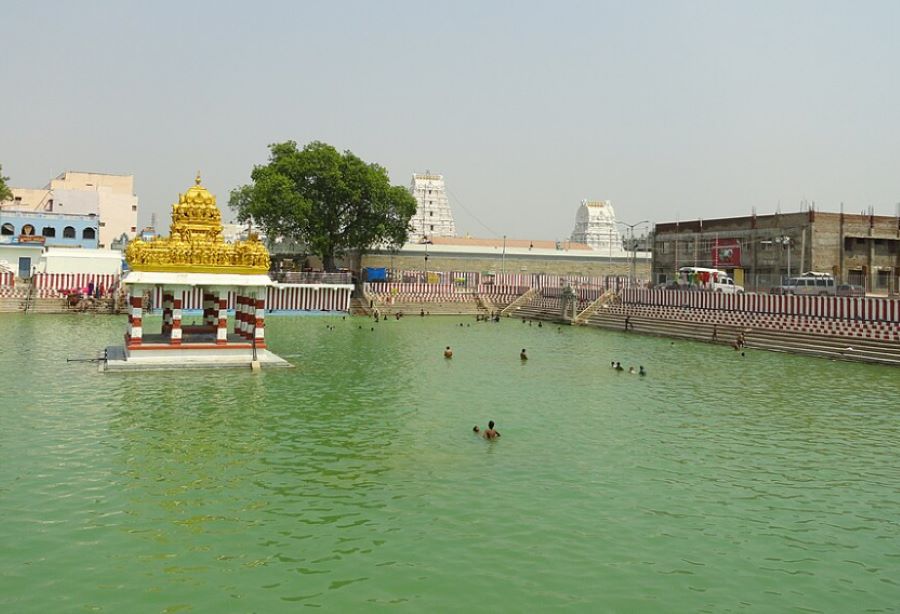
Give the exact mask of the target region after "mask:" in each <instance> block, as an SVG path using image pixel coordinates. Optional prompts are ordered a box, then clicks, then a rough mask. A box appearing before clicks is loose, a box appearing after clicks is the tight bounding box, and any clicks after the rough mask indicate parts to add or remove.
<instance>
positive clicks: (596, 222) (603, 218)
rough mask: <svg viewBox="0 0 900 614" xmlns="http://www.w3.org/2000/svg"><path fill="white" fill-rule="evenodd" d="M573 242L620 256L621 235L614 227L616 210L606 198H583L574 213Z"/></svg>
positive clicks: (621, 250)
mask: <svg viewBox="0 0 900 614" xmlns="http://www.w3.org/2000/svg"><path fill="white" fill-rule="evenodd" d="M572 241H573V242H574V243H584V244H585V245H588V246H590V248H591V249H593V250H594V251H598V252H600V253H601V254H608V255H610V256H621V255H622V254H623V253H624V250H623V248H622V237H621V236H620V235H619V229H618V228H617V227H616V211H615V209H613V206H612V203H611V202H610V201H608V200H583V201H581V206H580V207H578V212H577V213H576V214H575V229H574V230H573V231H572Z"/></svg>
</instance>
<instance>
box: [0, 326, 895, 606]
mask: <svg viewBox="0 0 900 614" xmlns="http://www.w3.org/2000/svg"><path fill="white" fill-rule="evenodd" d="M460 322H465V323H467V324H470V325H466V326H463V327H460V326H459V323H460ZM328 324H333V325H334V326H335V330H330V329H329V328H327V326H326V325H328ZM155 325H156V322H154V321H151V322H150V323H149V325H148V327H149V328H152V327H154V326H155ZM360 326H362V328H361V329H360V328H359V327H360ZM372 326H375V330H374V331H372V330H370V328H371V327H372ZM123 330H124V320H123V319H121V318H111V317H92V316H82V317H79V316H39V315H38V316H35V315H31V316H21V315H7V314H3V315H2V316H0V372H2V374H3V384H2V391H0V513H2V518H3V522H2V524H0V611H3V612H91V611H100V612H122V611H134V612H280V611H296V610H298V609H300V608H302V607H303V606H310V607H318V606H321V607H325V608H328V609H330V610H332V611H351V610H352V611H358V610H392V611H403V612H421V611H511V612H515V611H544V610H554V609H561V608H567V609H569V610H572V611H592V612H593V611H620V612H642V611H646V612H650V611H708V612H728V611H753V612H774V611H804V612H809V611H826V612H862V611H871V612H878V611H895V610H896V608H897V607H898V604H900V524H898V518H900V513H898V510H900V463H898V455H897V449H898V444H900V427H898V418H900V403H898V398H900V371H898V370H896V369H892V368H889V367H878V366H866V365H857V364H850V363H837V362H829V361H825V360H820V359H807V358H801V357H796V356H789V355H782V354H773V353H762V352H753V351H748V352H747V355H746V356H745V357H741V356H740V355H739V354H738V353H736V352H734V351H732V350H730V349H727V348H723V347H712V346H708V345H705V344H694V343H687V342H678V343H675V344H671V343H670V342H669V341H668V340H662V339H656V338H650V337H641V336H637V335H633V334H628V335H626V334H622V333H614V332H605V331H598V330H590V329H577V330H576V329H571V328H564V329H561V330H560V329H557V327H555V326H544V327H543V328H538V327H537V326H536V325H535V326H528V325H526V324H522V323H520V322H519V321H517V320H507V321H503V322H502V323H500V324H492V323H476V322H474V320H468V319H466V320H462V319H455V318H447V319H443V318H440V319H439V318H425V319H422V318H419V317H408V318H405V319H404V320H402V321H400V322H397V321H394V320H390V321H387V322H382V323H380V324H377V325H373V324H372V323H371V322H370V321H368V320H360V319H350V318H348V319H347V320H342V319H340V318H330V317H329V318H325V317H305V318H304V317H272V318H270V319H269V320H268V321H267V327H266V330H267V336H268V338H269V343H270V347H271V348H272V349H273V350H274V351H275V352H277V353H279V354H281V355H282V356H285V357H287V358H288V359H289V360H290V361H291V362H292V363H294V364H295V365H296V368H294V369H286V370H271V371H265V372H263V373H262V374H258V375H254V374H251V373H250V372H249V371H246V372H245V371H207V372H195V371H183V372H171V373H148V374H134V373H131V374H106V375H104V374H99V373H97V372H96V369H95V367H94V366H93V365H87V364H70V365H66V363H65V358H66V357H67V356H72V357H74V356H85V355H90V354H93V352H94V351H95V350H96V349H98V348H100V347H103V346H105V345H107V344H113V343H116V342H119V341H120V340H121V335H122V332H123ZM446 345H450V346H452V347H453V349H454V357H453V359H452V360H445V359H444V358H443V357H442V355H441V354H442V350H443V348H444V346H446ZM523 347H524V348H527V349H528V353H529V355H530V357H531V358H530V360H528V361H527V363H522V362H521V361H520V360H519V351H520V350H521V349H522V348H523ZM610 360H619V361H621V362H622V364H623V365H626V366H627V365H634V366H638V365H641V364H642V365H644V366H645V367H646V368H647V370H648V372H649V375H648V376H647V377H646V378H640V377H638V376H637V375H628V374H627V373H617V372H615V371H613V370H611V369H610V368H609V362H610ZM488 419H494V420H496V421H497V428H498V429H499V430H500V432H501V433H502V437H501V439H500V440H499V441H496V442H486V441H484V440H482V439H479V438H477V437H476V436H474V435H473V434H472V432H471V429H472V426H473V425H475V424H479V425H481V426H484V425H485V424H486V422H487V420H488Z"/></svg>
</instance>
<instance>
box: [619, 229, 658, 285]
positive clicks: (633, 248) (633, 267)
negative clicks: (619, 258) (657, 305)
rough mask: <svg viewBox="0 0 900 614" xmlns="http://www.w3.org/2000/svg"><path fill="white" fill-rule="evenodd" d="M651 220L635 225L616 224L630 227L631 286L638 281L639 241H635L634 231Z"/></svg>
mask: <svg viewBox="0 0 900 614" xmlns="http://www.w3.org/2000/svg"><path fill="white" fill-rule="evenodd" d="M649 223H650V220H641V221H640V222H635V223H634V224H629V223H627V222H616V224H622V226H627V227H628V239H629V242H630V246H631V285H632V286H634V285H635V282H636V281H637V241H635V239H634V229H635V227H636V226H640V225H641V224H649Z"/></svg>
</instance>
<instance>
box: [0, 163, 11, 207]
mask: <svg viewBox="0 0 900 614" xmlns="http://www.w3.org/2000/svg"><path fill="white" fill-rule="evenodd" d="M7 181H9V177H4V176H3V165H2V164H0V202H3V201H4V200H12V197H13V193H12V190H10V189H9V186H8V185H6V182H7Z"/></svg>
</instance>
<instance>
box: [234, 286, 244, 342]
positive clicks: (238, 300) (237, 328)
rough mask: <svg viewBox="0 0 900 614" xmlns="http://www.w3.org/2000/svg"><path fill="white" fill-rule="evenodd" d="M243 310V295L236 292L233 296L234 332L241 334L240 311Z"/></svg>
mask: <svg viewBox="0 0 900 614" xmlns="http://www.w3.org/2000/svg"><path fill="white" fill-rule="evenodd" d="M243 310H244V297H243V296H241V295H240V294H238V295H237V296H235V297H234V334H235V335H239V334H241V317H242V316H241V313H242V311H243Z"/></svg>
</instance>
